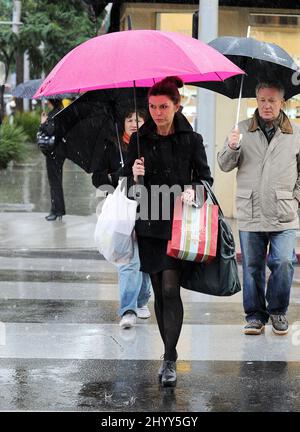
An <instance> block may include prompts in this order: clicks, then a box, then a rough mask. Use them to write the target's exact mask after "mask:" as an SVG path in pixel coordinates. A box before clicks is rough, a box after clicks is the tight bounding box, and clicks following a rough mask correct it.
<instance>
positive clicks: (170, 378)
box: [161, 360, 177, 387]
mask: <svg viewBox="0 0 300 432" xmlns="http://www.w3.org/2000/svg"><path fill="white" fill-rule="evenodd" d="M176 380H177V376H176V362H175V361H172V360H164V361H163V371H162V377H161V385H162V386H163V387H175V386H176Z"/></svg>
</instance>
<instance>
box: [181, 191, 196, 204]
mask: <svg viewBox="0 0 300 432" xmlns="http://www.w3.org/2000/svg"><path fill="white" fill-rule="evenodd" d="M194 199H195V191H194V189H186V190H185V191H184V192H182V194H181V201H182V202H184V203H185V204H187V205H193V202H194Z"/></svg>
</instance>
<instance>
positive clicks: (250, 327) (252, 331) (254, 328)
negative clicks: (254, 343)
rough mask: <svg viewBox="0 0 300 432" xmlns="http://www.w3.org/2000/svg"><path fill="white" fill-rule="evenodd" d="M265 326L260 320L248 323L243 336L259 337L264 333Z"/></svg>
mask: <svg viewBox="0 0 300 432" xmlns="http://www.w3.org/2000/svg"><path fill="white" fill-rule="evenodd" d="M264 331H265V325H264V323H262V322H261V321H260V320H251V321H248V322H247V324H246V325H245V327H244V334H246V335H260V334H262V333H264Z"/></svg>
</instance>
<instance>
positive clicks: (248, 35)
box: [235, 26, 251, 129]
mask: <svg viewBox="0 0 300 432" xmlns="http://www.w3.org/2000/svg"><path fill="white" fill-rule="evenodd" d="M250 31H251V26H248V28H247V38H248V37H250ZM244 77H245V75H242V79H241V87H240V94H239V101H238V108H237V113H236V119H235V129H237V128H238V122H239V117H240V110H241V99H242V91H243V85H244Z"/></svg>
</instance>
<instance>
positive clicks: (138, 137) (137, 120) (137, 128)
mask: <svg viewBox="0 0 300 432" xmlns="http://www.w3.org/2000/svg"><path fill="white" fill-rule="evenodd" d="M133 102H134V111H135V121H136V145H137V152H138V159H140V158H141V148H140V133H139V117H138V112H137V103H136V85H135V80H133ZM138 184H139V185H143V184H144V177H143V176H138ZM140 197H141V190H140V188H138V189H136V198H140Z"/></svg>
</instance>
